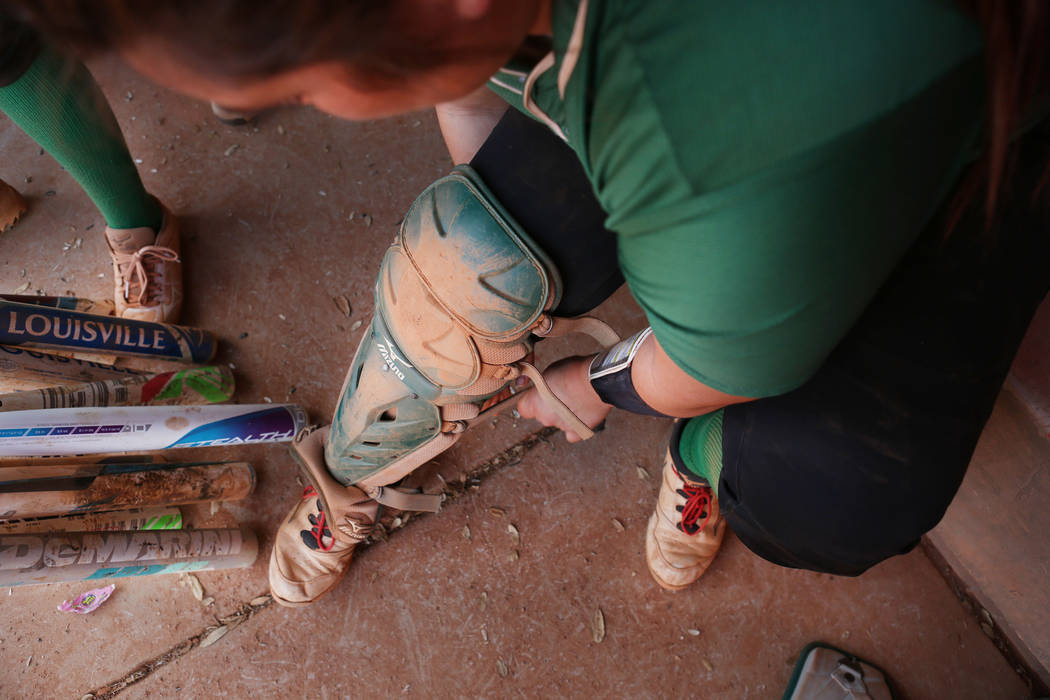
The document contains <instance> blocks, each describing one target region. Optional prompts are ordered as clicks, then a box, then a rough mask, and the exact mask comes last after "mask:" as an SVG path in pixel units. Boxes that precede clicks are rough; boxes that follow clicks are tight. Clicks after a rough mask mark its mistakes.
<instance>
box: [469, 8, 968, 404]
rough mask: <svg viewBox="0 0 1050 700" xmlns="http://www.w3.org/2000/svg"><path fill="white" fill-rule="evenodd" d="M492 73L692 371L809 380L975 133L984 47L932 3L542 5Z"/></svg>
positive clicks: (954, 171) (915, 229)
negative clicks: (552, 139)
mask: <svg viewBox="0 0 1050 700" xmlns="http://www.w3.org/2000/svg"><path fill="white" fill-rule="evenodd" d="M553 28H554V31H553V45H554V49H553V51H552V52H551V54H549V55H548V56H547V57H546V58H544V59H543V60H541V61H540V62H539V63H538V64H536V65H534V66H529V67H526V69H525V70H515V69H514V68H511V67H508V68H506V69H504V70H502V71H500V72H499V73H497V74H496V75H495V76H493V78H492V80H491V81H490V87H492V88H493V89H494V90H496V91H497V92H498V93H500V94H501V95H503V96H504V97H506V98H507V99H508V101H510V102H511V104H513V105H514V106H516V107H517V108H519V109H521V110H523V111H525V112H527V113H529V114H531V115H532V116H534V117H535V118H537V119H539V120H540V121H543V122H544V123H546V124H547V125H548V126H549V127H550V128H551V129H552V131H554V132H555V133H556V134H558V135H559V136H561V137H562V138H563V139H565V140H566V141H567V142H568V144H569V145H570V146H571V147H572V148H573V149H574V151H575V152H576V153H577V155H578V156H579V158H580V161H581V162H582V164H583V167H584V170H585V172H586V173H587V175H588V177H589V179H590V181H591V183H592V184H593V186H594V191H595V193H596V195H597V197H598V200H599V201H600V202H601V204H602V206H603V208H604V210H605V211H606V213H607V214H608V219H607V222H606V225H607V227H608V228H609V229H610V230H612V231H614V232H616V233H617V234H618V236H617V237H618V246H619V251H618V252H619V260H620V265H621V267H622V269H623V273H624V277H625V278H626V280H627V283H628V285H629V286H630V288H631V291H632V292H633V294H634V296H635V298H636V299H637V300H638V303H639V304H640V305H641V306H642V308H643V309H644V310H645V312H646V314H647V316H648V319H649V322H650V323H651V325H652V327H653V331H654V334H655V335H656V338H657V340H658V341H659V343H660V345H661V346H662V347H663V349H664V350H665V351H666V352H667V354H668V355H669V356H670V357H671V358H672V359H673V360H674V361H675V362H676V364H678V366H680V367H681V368H682V369H683V370H685V371H686V372H688V373H689V374H690V375H691V376H693V377H695V378H696V379H698V380H700V381H701V382H703V383H704V384H706V385H708V386H711V387H713V388H715V389H719V390H721V391H724V392H727V393H730V394H736V395H741V396H750V397H761V396H769V395H774V394H778V393H783V392H786V391H789V390H791V389H793V388H796V387H798V386H799V385H800V384H802V383H803V382H805V381H806V380H807V379H808V378H809V377H811V376H812V375H813V374H814V373H815V372H816V371H817V369H818V368H819V367H820V365H821V364H822V363H823V361H824V359H825V358H826V357H827V356H828V354H829V353H830V352H831V350H832V349H833V348H834V347H835V345H836V344H837V343H838V342H839V341H840V340H841V339H842V337H843V336H844V335H845V334H846V332H847V331H848V330H849V328H850V327H851V326H852V324H853V323H854V322H855V321H856V320H857V318H858V317H859V316H860V314H861V313H862V311H863V310H864V308H865V307H866V305H867V304H868V302H869V301H870V299H871V298H872V297H873V295H874V294H875V292H876V291H877V290H878V288H879V286H880V285H881V284H882V283H883V281H884V280H885V279H886V278H887V276H888V275H889V273H890V271H891V270H892V268H893V267H894V265H895V263H896V262H897V261H898V260H899V259H900V257H901V256H902V255H903V253H904V251H905V250H906V249H907V248H908V246H909V245H910V244H911V243H912V241H913V240H914V239H915V237H916V236H917V235H918V233H919V231H920V230H921V229H922V228H923V226H924V225H925V224H926V223H928V221H929V220H930V218H931V217H932V215H933V213H934V211H935V210H936V208H937V206H938V205H939V204H940V203H941V201H942V200H943V199H944V198H945V196H946V194H947V192H948V191H949V189H950V188H951V186H952V183H953V181H954V180H955V178H956V177H957V176H958V174H959V172H960V169H961V167H962V166H963V165H964V164H965V163H966V161H967V160H968V159H969V158H970V157H971V156H972V154H973V152H974V149H975V146H976V145H977V144H979V142H980V133H981V129H982V124H983V110H984V72H983V59H982V56H981V52H982V42H981V36H980V31H979V28H978V27H977V25H976V23H975V22H973V21H972V20H971V19H969V18H968V17H966V16H964V15H963V14H962V13H960V12H959V11H958V10H957V9H955V7H954V6H953V5H952V3H951V2H948V1H947V0H883V1H879V2H870V1H861V0H826V1H816V2H798V3H784V2H768V1H764V0H736V1H734V2H722V3H715V2H709V1H707V0H693V1H692V2H675V1H673V0H582V1H581V0H554V7H553Z"/></svg>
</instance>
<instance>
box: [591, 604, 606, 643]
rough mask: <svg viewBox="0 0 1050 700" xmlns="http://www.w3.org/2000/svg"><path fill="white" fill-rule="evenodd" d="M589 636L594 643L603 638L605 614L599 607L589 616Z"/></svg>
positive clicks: (599, 641)
mask: <svg viewBox="0 0 1050 700" xmlns="http://www.w3.org/2000/svg"><path fill="white" fill-rule="evenodd" d="M591 636H592V637H593V639H594V642H595V643H596V644H599V643H601V641H602V640H603V639H605V615H603V614H602V609H601V608H597V609H596V610H595V611H594V617H592V618H591Z"/></svg>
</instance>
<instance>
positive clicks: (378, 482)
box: [325, 166, 618, 510]
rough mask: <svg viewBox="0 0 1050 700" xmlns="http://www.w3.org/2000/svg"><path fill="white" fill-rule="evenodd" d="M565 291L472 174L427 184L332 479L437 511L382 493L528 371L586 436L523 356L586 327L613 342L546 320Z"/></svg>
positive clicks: (330, 456)
mask: <svg viewBox="0 0 1050 700" xmlns="http://www.w3.org/2000/svg"><path fill="white" fill-rule="evenodd" d="M559 293H560V280H559V277H558V274H557V271H556V270H555V269H554V267H553V265H552V263H551V262H550V261H549V259H548V258H547V256H546V255H544V254H543V252H542V251H540V250H539V249H538V248H537V247H536V245H535V244H534V243H533V242H532V241H531V239H530V238H529V237H528V235H527V234H526V233H525V232H524V231H523V230H521V228H520V227H519V226H518V225H517V223H516V222H515V221H514V220H513V219H512V218H511V217H510V216H509V215H508V214H507V213H506V212H505V211H504V210H503V209H502V207H500V205H499V203H498V202H497V201H495V199H494V198H493V196H492V195H491V194H490V193H489V191H488V190H487V188H486V187H485V185H484V184H483V183H482V182H481V180H480V178H479V177H478V176H477V174H476V173H474V171H473V170H471V169H470V168H469V167H465V166H460V167H457V168H456V169H455V170H454V171H453V172H452V173H451V174H450V175H448V176H446V177H443V178H441V179H440V180H438V181H437V182H435V183H433V184H432V185H431V186H430V187H428V188H427V189H426V190H425V191H424V192H423V193H422V194H421V195H420V196H419V197H418V198H417V199H416V200H415V202H414V203H413V204H412V206H411V208H410V209H409V211H408V213H407V214H406V216H405V219H404V222H403V223H402V225H401V228H400V230H399V232H398V235H397V238H396V240H395V242H394V244H393V245H392V246H391V247H390V248H389V249H388V250H387V253H386V255H385V256H384V258H383V262H382V264H381V266H380V270H379V277H378V279H377V281H376V287H375V315H374V317H373V319H372V323H371V326H370V328H369V329H368V331H367V332H366V333H365V335H364V337H363V338H362V340H361V344H360V346H359V347H358V349H357V354H356V355H355V357H354V360H353V362H352V364H351V366H350V371H349V373H348V374H347V377H346V381H345V383H344V385H343V389H342V392H341V394H340V398H339V403H338V406H337V407H336V411H335V416H334V418H333V422H332V427H331V431H330V434H329V437H328V441H327V445H326V447H325V461H326V464H327V467H328V469H329V471H330V472H331V473H332V475H333V476H334V477H335V479H336V480H337V481H339V482H340V483H342V484H343V485H351V484H353V485H356V486H357V487H358V488H361V489H363V490H364V491H365V492H366V493H368V494H369V495H370V496H372V497H373V498H375V499H376V500H377V501H379V502H380V503H388V504H389V505H392V506H394V507H398V508H403V509H412V510H418V509H436V508H435V506H436V504H435V503H434V502H433V501H432V500H431V501H430V502H427V501H426V499H427V498H428V497H425V496H418V495H411V496H410V495H408V494H402V493H400V492H393V491H392V490H391V489H387V490H386V491H385V492H384V490H383V487H384V486H387V485H389V484H392V483H394V482H396V481H398V480H399V479H401V478H402V477H404V476H405V475H406V474H408V473H409V472H410V471H412V470H413V469H415V468H416V467H418V466H420V465H421V464H423V463H425V462H427V461H428V460H430V459H432V458H433V457H435V456H436V455H438V454H440V453H441V452H442V451H444V450H446V449H448V448H449V447H451V446H452V445H453V444H454V443H455V442H456V440H457V439H458V438H459V435H460V434H461V433H462V432H463V430H465V429H466V426H467V422H468V421H470V420H471V419H472V418H475V417H477V416H478V414H479V413H480V412H482V411H484V410H487V409H488V408H490V407H491V406H493V405H495V404H498V403H500V402H501V401H502V400H504V399H505V398H508V397H509V396H510V394H511V393H512V390H511V387H512V386H513V385H512V381H513V380H514V379H516V378H517V377H519V376H521V375H522V374H525V375H527V376H528V377H529V378H530V379H531V380H532V381H533V383H534V384H535V385H536V387H537V389H538V390H540V391H541V392H543V393H544V395H545V396H546V397H548V399H552V400H553V401H554V402H556V405H559V406H561V408H562V409H563V411H564V413H565V414H567V415H566V417H567V418H569V417H571V419H572V420H574V421H575V422H576V423H577V424H578V425H579V427H578V428H576V429H577V431H578V432H579V434H580V435H582V436H584V437H589V436H590V435H591V434H592V433H591V431H590V430H589V429H588V428H587V427H586V426H585V425H583V423H582V422H580V421H579V420H578V419H577V418H576V417H575V416H573V415H572V414H571V412H569V411H568V409H567V408H565V407H564V406H563V405H561V402H560V401H558V400H557V398H556V397H554V395H553V394H551V393H550V391H549V390H548V389H546V386H545V384H544V383H543V381H542V378H541V377H540V374H539V372H538V371H537V370H536V369H535V367H533V366H532V365H531V364H529V363H528V362H526V359H527V358H528V357H529V355H530V353H531V352H532V346H533V342H534V340H535V339H536V338H537V337H543V336H552V335H562V334H564V333H567V332H574V331H580V332H585V333H588V334H589V335H592V336H594V337H595V338H596V339H597V340H598V341H599V342H600V343H601V344H602V345H611V344H613V343H615V342H617V340H618V339H617V336H616V334H615V333H614V332H613V331H612V330H611V329H610V328H609V327H608V326H606V325H605V324H604V323H602V322H600V321H597V320H596V319H591V318H580V319H560V318H554V317H552V316H550V314H549V310H550V309H551V308H553V307H554V306H555V305H556V304H557V302H558V297H559ZM405 498H408V499H410V500H411V504H408V503H406V501H405V500H404V499H405Z"/></svg>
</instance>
